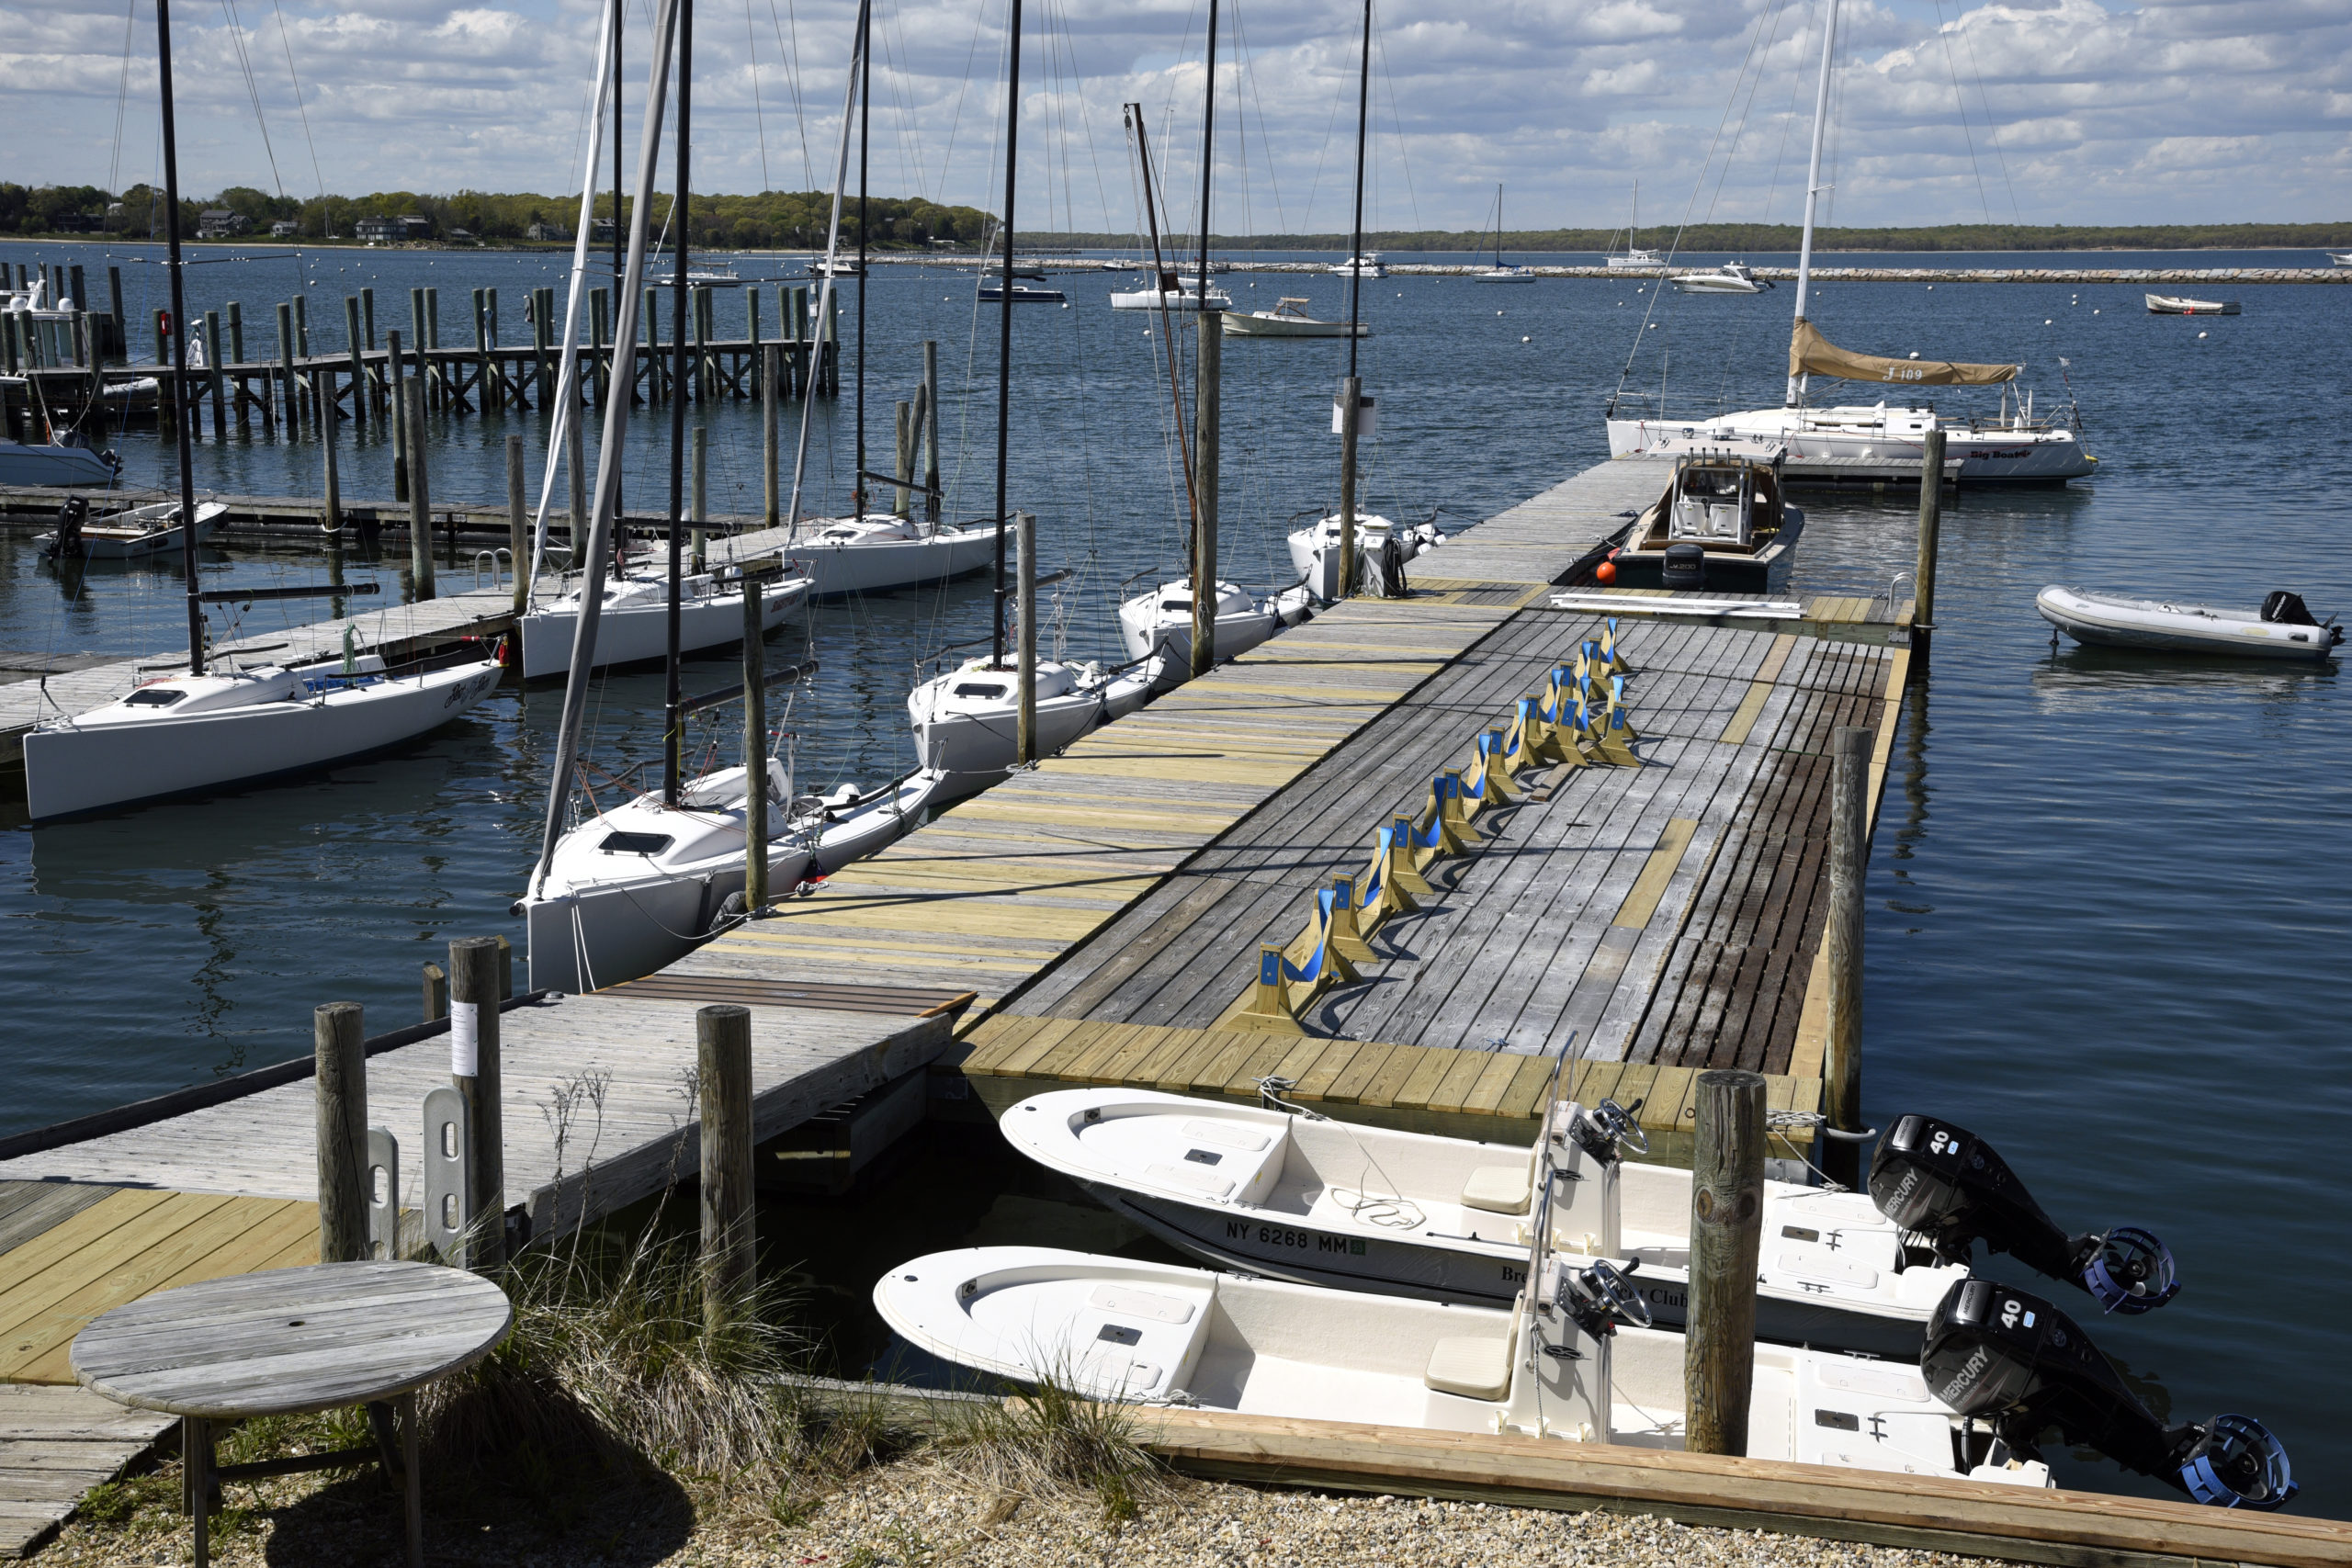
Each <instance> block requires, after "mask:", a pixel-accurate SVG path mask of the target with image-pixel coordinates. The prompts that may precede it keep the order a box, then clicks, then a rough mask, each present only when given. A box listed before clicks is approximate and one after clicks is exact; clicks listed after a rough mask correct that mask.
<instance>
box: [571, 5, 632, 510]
mask: <svg viewBox="0 0 2352 1568" xmlns="http://www.w3.org/2000/svg"><path fill="white" fill-rule="evenodd" d="M627 13H628V6H626V5H616V6H614V7H613V292H614V296H615V298H614V299H613V305H614V308H615V318H616V320H617V319H618V310H619V306H620V299H619V293H620V287H621V274H622V273H623V272H625V271H627V270H628V230H626V229H624V228H623V227H622V226H621V23H622V21H623V20H624V19H626V15H627ZM623 365H627V366H628V370H627V371H626V372H625V373H624V372H623V371H622V370H621V367H622V366H623ZM613 370H614V375H613V377H612V380H611V382H610V383H608V388H609V386H611V385H617V386H618V387H619V388H620V389H621V396H623V397H625V398H626V397H633V396H635V395H636V393H635V388H636V385H637V345H636V344H630V345H629V347H628V350H627V352H626V353H624V352H623V351H622V349H621V346H620V343H619V340H618V339H617V338H616V339H615V340H614V344H613ZM571 525H572V526H573V527H574V528H577V527H579V526H580V520H579V519H578V518H576V517H575V518H573V519H572V522H571Z"/></svg>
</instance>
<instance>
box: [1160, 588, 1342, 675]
mask: <svg viewBox="0 0 2352 1568" xmlns="http://www.w3.org/2000/svg"><path fill="white" fill-rule="evenodd" d="M1313 611H1314V598H1313V596H1312V595H1311V594H1309V593H1308V592H1306V588H1305V587H1303V586H1297V587H1292V588H1288V589H1285V590H1283V592H1280V593H1277V594H1274V595H1272V596H1271V597H1269V598H1265V599H1256V598H1252V597H1251V596H1250V592H1249V591H1248V590H1246V589H1242V588H1238V587H1236V586H1234V585H1233V584H1232V583H1230V582H1227V581H1223V580H1219V581H1218V582H1217V585H1216V632H1215V634H1214V636H1213V637H1212V640H1211V642H1210V646H1211V647H1212V648H1214V649H1216V657H1217V662H1219V663H1223V662H1225V661H1226V660H1229V659H1238V658H1240V657H1241V656H1242V655H1243V654H1245V653H1247V652H1249V651H1250V649H1253V648H1255V647H1257V646H1258V645H1259V644H1260V643H1261V642H1263V641H1265V640H1266V639H1267V638H1268V637H1272V636H1273V635H1274V634H1275V633H1276V632H1278V631H1280V630H1282V629H1283V627H1284V626H1297V625H1299V624H1300V623H1302V622H1304V621H1305V620H1306V618H1307V616H1308V615H1311V614H1312V613H1313ZM1119 636H1120V638H1121V640H1122V641H1123V642H1125V645H1126V650H1127V657H1128V658H1129V659H1136V660H1142V659H1151V658H1157V659H1158V660H1159V666H1160V680H1161V682H1162V683H1163V685H1164V686H1173V685H1175V684H1177V683H1178V682H1182V681H1183V680H1185V679H1186V678H1188V677H1189V675H1190V673H1191V671H1192V668H1193V584H1192V582H1191V581H1190V580H1188V579H1184V578H1178V579H1176V580H1175V581H1170V582H1163V583H1161V584H1159V586H1158V587H1157V588H1151V589H1147V590H1146V591H1144V592H1141V593H1138V594H1136V595H1135V596H1134V597H1133V598H1131V599H1129V600H1127V601H1126V602H1125V604H1121V605H1120V606H1119Z"/></svg>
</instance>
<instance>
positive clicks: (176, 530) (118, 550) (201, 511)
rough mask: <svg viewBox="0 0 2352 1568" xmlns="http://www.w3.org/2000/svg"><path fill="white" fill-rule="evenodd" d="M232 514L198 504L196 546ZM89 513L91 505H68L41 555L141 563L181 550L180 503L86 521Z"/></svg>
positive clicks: (218, 505) (77, 501)
mask: <svg viewBox="0 0 2352 1568" xmlns="http://www.w3.org/2000/svg"><path fill="white" fill-rule="evenodd" d="M228 512H229V508H228V506H227V504H226V503H224V502H218V501H202V502H197V507H196V537H197V542H198V543H199V544H201V543H202V542H203V541H205V540H206V539H209V538H210V537H211V536H212V534H213V531H214V529H215V528H216V527H217V526H218V525H219V524H220V519H221V518H222V517H224V516H226V515H227V514H228ZM88 514H89V502H86V501H84V500H83V499H82V498H81V497H80V496H78V495H77V496H74V497H73V498H72V499H71V500H69V501H67V502H66V503H65V505H64V506H63V508H62V509H61V511H60V513H59V516H58V520H57V526H56V527H55V528H54V529H53V530H51V532H49V533H46V534H43V535H41V536H40V537H39V539H38V541H37V542H38V543H39V544H40V547H41V551H42V553H43V554H45V555H47V556H48V557H49V558H50V559H51V560H74V559H81V560H138V559H141V558H145V557H148V556H158V555H177V554H178V553H179V551H180V547H181V539H180V503H179V502H176V501H164V502H156V503H155V504H153V505H152V506H134V507H130V508H129V509H127V510H125V511H121V512H109V513H106V514H105V515H103V516H101V517H98V518H96V520H94V521H85V519H86V518H88Z"/></svg>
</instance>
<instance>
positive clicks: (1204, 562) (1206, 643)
mask: <svg viewBox="0 0 2352 1568" xmlns="http://www.w3.org/2000/svg"><path fill="white" fill-rule="evenodd" d="M1198 324H1199V332H1200V339H1199V344H1198V349H1197V352H1198V354H1199V355H1200V357H1199V358H1198V360H1196V361H1195V363H1196V365H1197V366H1198V369H1197V370H1196V371H1195V372H1194V375H1195V378H1196V379H1195V381H1194V384H1193V679H1194V680H1198V679H1200V677H1202V676H1204V675H1205V674H1207V673H1208V672H1209V671H1210V670H1211V669H1213V668H1215V666H1216V525H1217V518H1216V502H1217V434H1218V432H1217V424H1218V415H1219V412H1220V406H1221V403H1222V397H1221V394H1222V392H1223V389H1224V385H1223V384H1224V380H1225V374H1224V359H1223V355H1224V344H1225V314H1224V312H1223V311H1220V310H1207V309H1204V310H1202V311H1201V312H1200V315H1199V318H1198Z"/></svg>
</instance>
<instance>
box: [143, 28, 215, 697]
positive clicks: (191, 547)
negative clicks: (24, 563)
mask: <svg viewBox="0 0 2352 1568" xmlns="http://www.w3.org/2000/svg"><path fill="white" fill-rule="evenodd" d="M155 59H156V66H157V73H158V77H159V79H160V81H161V84H162V87H163V95H164V244H165V245H166V246H167V247H168V254H169V255H170V258H171V269H172V417H173V418H174V419H176V420H179V421H180V422H181V426H180V429H179V431H178V432H177V434H178V436H179V439H178V440H177V441H175V442H174V443H173V445H174V446H177V447H178V448H179V451H180V575H181V577H182V578H183V579H185V580H186V581H187V672H188V673H189V674H191V675H201V674H203V673H204V601H203V600H201V599H200V598H198V592H200V590H199V589H198V585H197V577H196V469H195V466H194V460H193V458H192V457H191V456H190V454H189V451H188V448H189V447H190V446H193V445H195V443H194V442H193V441H191V440H190V439H189V433H188V430H187V284H186V281H185V279H184V278H183V277H182V276H181V274H182V272H183V271H184V270H185V268H184V266H183V265H182V263H181V261H180V148H179V132H178V130H177V129H176V127H175V122H174V120H173V118H172V7H171V0H155Z"/></svg>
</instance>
